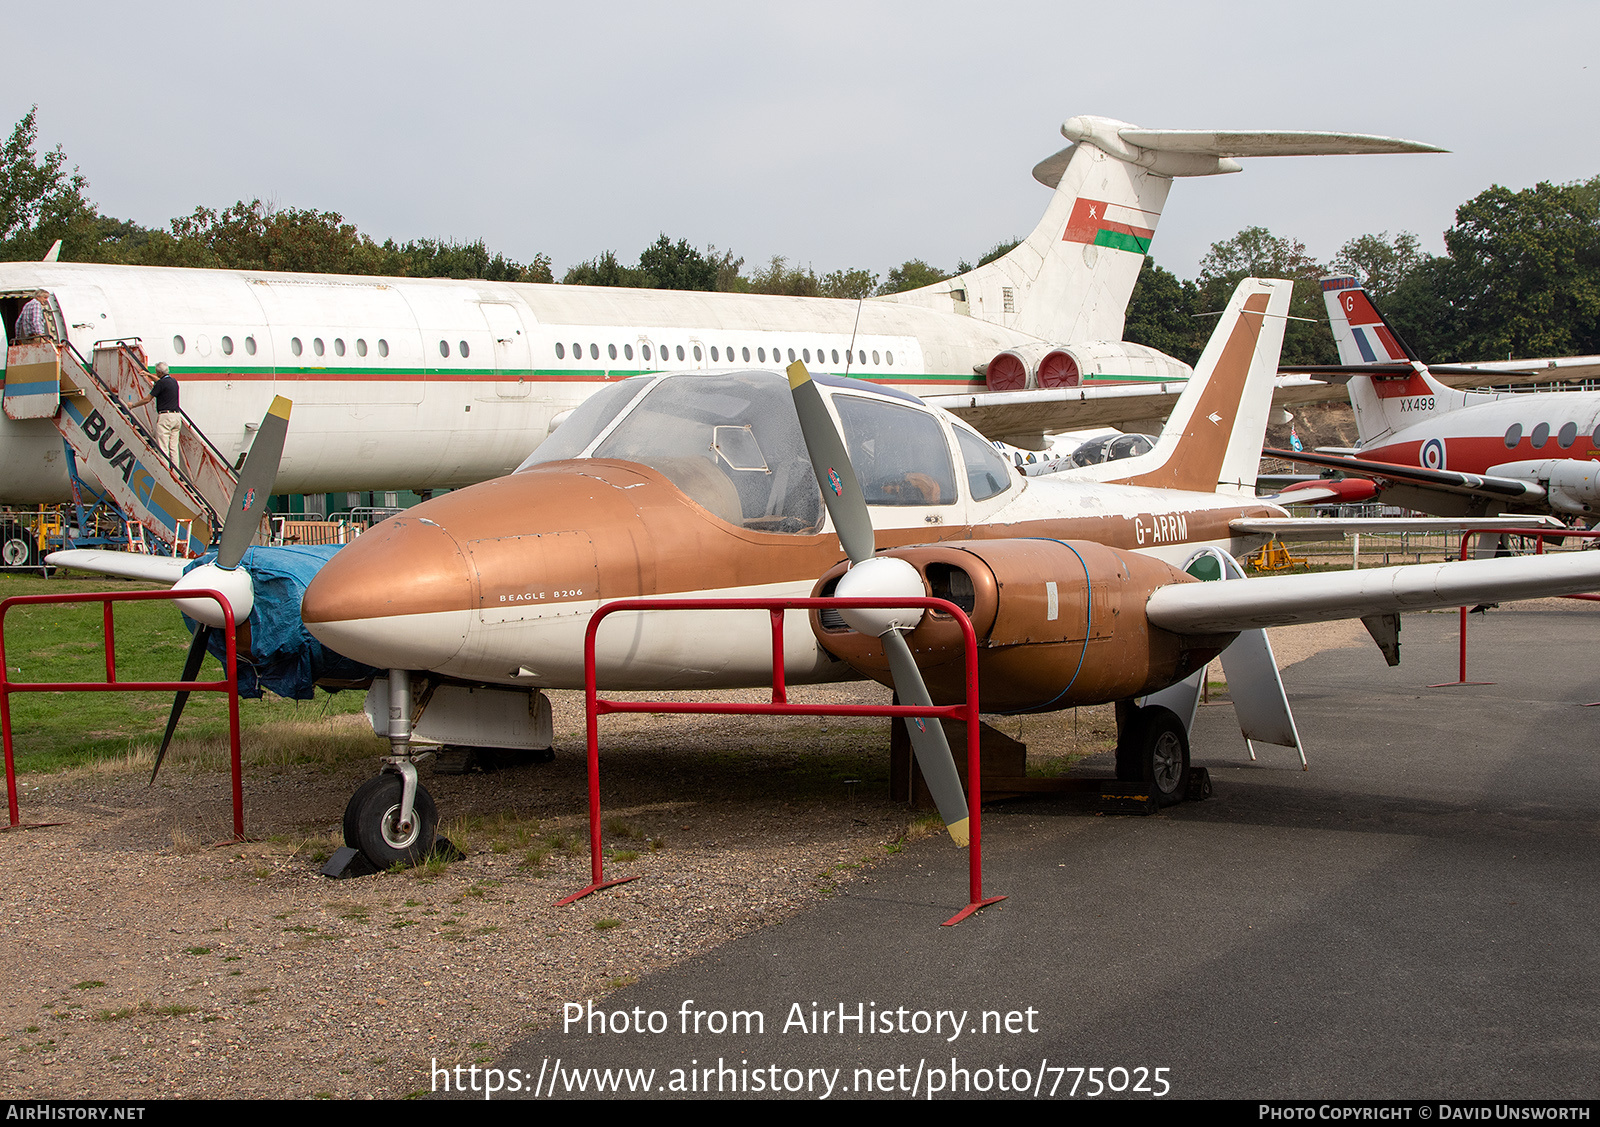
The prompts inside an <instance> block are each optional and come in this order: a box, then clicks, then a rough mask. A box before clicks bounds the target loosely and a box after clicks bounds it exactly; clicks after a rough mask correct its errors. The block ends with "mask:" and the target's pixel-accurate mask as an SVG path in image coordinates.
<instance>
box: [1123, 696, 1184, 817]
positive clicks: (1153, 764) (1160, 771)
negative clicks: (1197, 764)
mask: <svg viewBox="0 0 1600 1127" xmlns="http://www.w3.org/2000/svg"><path fill="white" fill-rule="evenodd" d="M1119 711H1120V710H1119ZM1129 711H1130V715H1129V716H1128V719H1127V722H1126V723H1124V724H1122V725H1121V726H1120V727H1119V729H1118V732H1117V778H1118V779H1121V780H1122V781H1123V782H1130V783H1139V782H1143V783H1149V784H1150V785H1151V789H1152V790H1153V791H1154V793H1155V796H1156V802H1157V803H1159V804H1160V805H1162V806H1171V805H1173V804H1174V803H1177V802H1182V801H1183V798H1184V795H1186V794H1187V793H1188V791H1189V737H1188V736H1187V735H1185V734H1184V731H1183V722H1182V721H1180V720H1179V719H1178V717H1177V715H1176V714H1175V713H1173V711H1172V710H1171V709H1169V708H1162V707H1161V706H1160V705H1151V706H1150V707H1148V708H1140V709H1131V710H1129ZM1119 719H1120V717H1119Z"/></svg>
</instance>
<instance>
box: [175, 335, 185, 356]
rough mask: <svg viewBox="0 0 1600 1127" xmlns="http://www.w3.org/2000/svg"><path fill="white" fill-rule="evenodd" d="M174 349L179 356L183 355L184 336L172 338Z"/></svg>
mask: <svg viewBox="0 0 1600 1127" xmlns="http://www.w3.org/2000/svg"><path fill="white" fill-rule="evenodd" d="M172 351H174V352H176V353H177V354H178V355H179V356H182V355H183V338H182V337H173V338H172Z"/></svg>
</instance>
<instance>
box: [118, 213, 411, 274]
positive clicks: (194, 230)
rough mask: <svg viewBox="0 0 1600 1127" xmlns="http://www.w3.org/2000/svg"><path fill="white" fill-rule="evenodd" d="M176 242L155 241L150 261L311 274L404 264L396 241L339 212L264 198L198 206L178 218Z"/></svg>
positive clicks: (388, 269) (375, 270)
mask: <svg viewBox="0 0 1600 1127" xmlns="http://www.w3.org/2000/svg"><path fill="white" fill-rule="evenodd" d="M172 238H173V240H174V245H170V246H169V245H151V246H150V247H149V248H148V251H147V254H146V256H145V257H146V259H147V260H148V258H150V257H153V256H157V255H165V256H168V257H169V258H171V259H174V260H175V261H173V262H172V263H171V264H173V265H186V266H210V267H216V268H220V269H227V270H289V271H300V272H304V273H311V274H395V273H399V272H401V268H402V267H403V265H404V262H403V259H402V258H401V257H400V255H399V253H398V251H397V250H396V248H394V246H393V244H390V245H389V246H388V247H381V246H379V245H378V244H377V243H375V242H373V241H372V240H371V239H370V238H368V237H367V236H366V235H363V234H361V232H360V231H358V230H356V227H355V224H353V223H346V222H345V220H344V216H342V215H340V214H339V213H338V212H335V211H315V210H310V209H303V208H296V207H291V208H283V209H279V208H277V207H275V206H273V205H272V204H268V203H263V202H262V201H261V200H251V201H250V202H249V203H245V202H244V201H243V200H240V201H239V202H238V203H235V204H234V205H233V206H232V207H228V208H225V209H224V210H222V211H216V210H214V209H212V208H209V207H197V208H195V209H194V211H193V212H192V213H191V214H189V215H185V216H182V217H180V218H178V219H174V220H173V221H172Z"/></svg>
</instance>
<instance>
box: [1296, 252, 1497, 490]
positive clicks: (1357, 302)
mask: <svg viewBox="0 0 1600 1127" xmlns="http://www.w3.org/2000/svg"><path fill="white" fill-rule="evenodd" d="M1322 299H1323V301H1324V303H1325V304H1326V305H1327V307H1328V322H1329V324H1330V326H1331V327H1332V329H1333V339H1334V343H1335V344H1337V345H1338V346H1339V363H1341V364H1345V365H1348V366H1351V367H1363V366H1371V367H1372V368H1373V369H1374V371H1373V374H1372V375H1370V376H1369V375H1362V374H1358V375H1353V376H1351V377H1350V382H1349V392H1350V406H1351V407H1352V408H1353V409H1354V410H1355V415H1356V432H1357V433H1358V434H1359V435H1360V436H1361V445H1362V446H1369V445H1371V444H1372V443H1374V442H1378V441H1380V440H1382V439H1384V438H1386V437H1387V436H1389V435H1391V434H1393V433H1395V432H1396V431H1399V430H1403V429H1405V428H1406V427H1409V426H1411V425H1413V424H1415V423H1420V422H1422V421H1423V420H1424V419H1427V418H1429V417H1431V416H1436V415H1442V414H1445V413H1447V412H1449V411H1455V410H1459V409H1460V408H1462V407H1464V406H1466V405H1467V404H1468V403H1469V402H1471V400H1469V399H1468V396H1467V393H1466V392H1462V391H1457V390H1455V389H1454V388H1450V387H1446V386H1445V385H1444V384H1442V383H1440V382H1439V381H1438V380H1436V379H1434V378H1433V376H1432V375H1430V374H1429V372H1428V367H1427V365H1426V364H1424V363H1423V362H1422V361H1421V360H1420V359H1418V357H1417V354H1416V353H1415V352H1413V351H1412V349H1411V346H1410V345H1408V344H1406V342H1405V341H1404V340H1403V339H1401V337H1400V334H1399V333H1397V332H1395V331H1394V329H1393V328H1391V327H1390V325H1389V323H1388V322H1387V321H1385V320H1384V318H1383V314H1381V313H1379V312H1378V308H1377V306H1375V305H1373V304H1372V300H1371V299H1370V298H1369V297H1367V293H1366V291H1365V290H1364V289H1362V288H1361V285H1360V283H1359V282H1357V281H1356V280H1355V279H1354V278H1352V277H1349V276H1348V275H1345V276H1339V277H1332V278H1324V279H1322ZM1479 398H1481V396H1480V397H1479ZM1433 468H1438V467H1433Z"/></svg>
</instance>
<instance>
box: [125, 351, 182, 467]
mask: <svg viewBox="0 0 1600 1127" xmlns="http://www.w3.org/2000/svg"><path fill="white" fill-rule="evenodd" d="M150 373H151V379H152V381H153V382H152V383H151V384H150V394H149V395H147V396H145V397H144V398H143V399H140V400H138V401H137V402H135V403H132V404H130V406H133V407H143V406H144V405H145V404H146V403H148V402H150V401H151V400H152V399H154V400H155V401H156V441H157V442H158V443H159V444H160V446H161V452H162V453H163V454H165V455H166V456H167V461H169V462H171V463H172V464H173V465H174V466H181V465H182V463H181V462H179V461H178V436H179V434H180V433H181V431H182V429H183V413H182V412H181V411H179V409H178V381H177V380H175V379H173V378H172V373H170V372H169V371H167V365H166V362H165V361H162V362H161V363H159V364H157V365H156V366H155V367H154V368H151V369H150Z"/></svg>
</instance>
